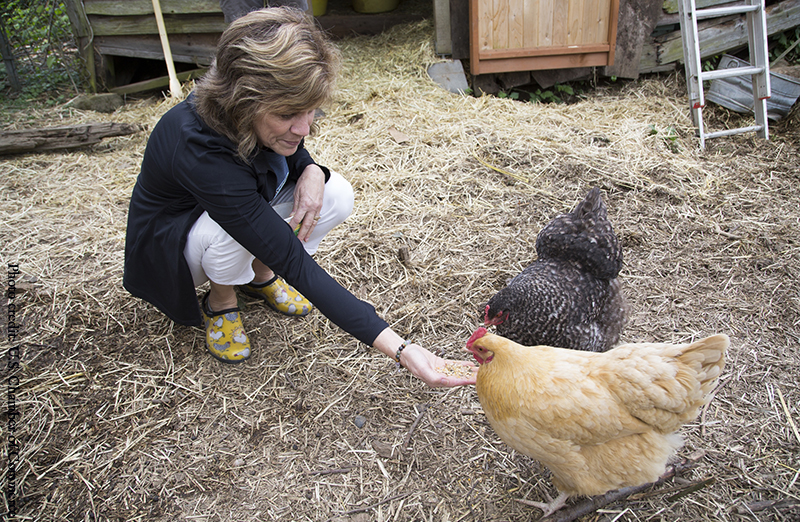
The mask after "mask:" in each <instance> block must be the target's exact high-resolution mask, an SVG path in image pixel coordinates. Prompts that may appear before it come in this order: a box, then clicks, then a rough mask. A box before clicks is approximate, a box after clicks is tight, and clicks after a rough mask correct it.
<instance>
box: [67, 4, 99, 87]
mask: <svg viewBox="0 0 800 522" xmlns="http://www.w3.org/2000/svg"><path fill="white" fill-rule="evenodd" d="M64 7H65V8H66V10H67V16H68V17H69V22H70V25H71V26H72V32H73V34H74V35H75V40H77V42H78V52H80V55H81V59H82V60H83V64H84V67H85V68H86V74H87V75H88V77H89V88H90V90H91V92H97V72H96V71H95V65H94V47H93V46H92V43H93V42H92V40H93V39H94V35H93V34H92V27H91V25H90V24H89V19H88V18H87V17H86V11H85V10H84V9H83V3H82V2H81V0H65V1H64Z"/></svg>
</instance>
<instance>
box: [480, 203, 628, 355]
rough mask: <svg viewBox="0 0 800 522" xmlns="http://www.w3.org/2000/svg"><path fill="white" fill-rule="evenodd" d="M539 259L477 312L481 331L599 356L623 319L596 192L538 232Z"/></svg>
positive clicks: (614, 261)
mask: <svg viewBox="0 0 800 522" xmlns="http://www.w3.org/2000/svg"><path fill="white" fill-rule="evenodd" d="M536 254H537V259H536V261H534V262H533V263H532V264H531V265H529V266H528V267H527V268H525V269H524V270H523V271H522V272H521V273H520V274H518V275H517V276H516V277H514V278H513V279H512V280H511V281H510V282H509V283H508V286H506V287H505V288H503V289H502V290H500V291H499V292H497V294H495V295H494V296H493V297H492V298H491V299H490V300H489V303H488V304H487V305H486V306H485V308H483V309H482V310H481V313H482V314H483V319H484V323H485V325H486V326H490V325H496V326H497V333H498V335H502V336H503V337H506V338H508V339H511V340H512V341H515V342H518V343H520V344H524V345H526V346H535V345H539V344H543V345H548V346H558V347H561V348H571V349H573V350H588V351H592V352H602V351H605V350H608V349H610V348H611V347H612V346H614V345H615V344H617V342H618V341H619V337H620V333H621V332H622V328H623V327H624V326H625V322H626V316H627V307H626V304H625V300H624V298H623V295H622V292H621V290H620V282H619V280H618V279H617V276H618V274H619V271H620V270H621V268H622V248H621V247H620V244H619V241H618V239H617V236H616V235H615V234H614V228H613V227H612V226H611V222H610V221H609V220H608V211H607V210H606V206H605V204H604V203H603V199H602V198H601V197H600V189H598V188H593V189H592V190H591V191H589V193H588V194H587V195H586V198H585V199H584V200H583V201H581V202H580V203H579V204H578V205H577V206H576V207H575V209H574V210H573V211H572V212H570V213H568V214H561V215H559V216H557V217H555V218H554V219H553V220H552V221H551V222H550V223H549V224H548V225H547V226H546V227H544V229H542V231H541V232H539V235H538V236H537V237H536Z"/></svg>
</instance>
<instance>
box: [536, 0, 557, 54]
mask: <svg viewBox="0 0 800 522" xmlns="http://www.w3.org/2000/svg"><path fill="white" fill-rule="evenodd" d="M554 10H555V3H554V0H541V1H540V2H539V34H538V38H537V40H538V46H539V47H549V46H552V45H553V11H554Z"/></svg>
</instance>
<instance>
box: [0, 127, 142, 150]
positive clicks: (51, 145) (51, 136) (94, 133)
mask: <svg viewBox="0 0 800 522" xmlns="http://www.w3.org/2000/svg"><path fill="white" fill-rule="evenodd" d="M143 128H144V127H142V126H141V125H131V124H128V123H87V124H83V125H69V126H64V127H49V128H46V129H27V130H17V131H4V132H0V154H21V153H27V152H43V151H49V150H57V149H73V148H76V147H85V146H87V145H93V144H95V143H99V142H100V140H102V139H103V138H109V137H112V136H125V135H128V134H134V133H136V132H139V131H141V130H142V129H143Z"/></svg>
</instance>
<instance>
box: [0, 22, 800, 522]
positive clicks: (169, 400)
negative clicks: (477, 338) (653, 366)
mask: <svg viewBox="0 0 800 522" xmlns="http://www.w3.org/2000/svg"><path fill="white" fill-rule="evenodd" d="M431 34H432V28H431V25H430V23H427V22H426V23H422V24H414V25H410V26H405V27H400V28H396V29H395V30H392V31H390V32H388V33H386V34H384V35H381V36H379V37H373V38H365V37H359V38H353V39H349V40H345V41H343V42H341V46H342V49H343V52H344V56H345V71H344V77H343V78H342V81H341V84H340V87H341V90H340V93H339V96H338V97H337V99H336V100H335V102H334V103H333V104H332V105H331V106H330V107H326V108H325V111H326V116H325V118H324V119H322V120H321V122H320V123H321V132H320V134H319V136H318V137H317V138H315V139H313V140H310V142H309V147H310V148H311V150H312V152H313V154H314V155H315V157H316V158H318V160H319V161H320V163H323V164H325V165H328V166H330V167H331V168H333V169H334V170H336V171H338V172H340V173H342V174H343V175H345V176H346V177H347V178H348V179H350V181H351V182H352V183H353V185H354V187H355V190H356V194H357V196H356V198H357V199H356V208H355V211H354V213H353V215H352V217H351V218H350V219H349V220H348V221H347V222H346V223H345V224H344V225H343V226H341V227H339V228H338V229H337V230H334V231H333V232H332V234H331V236H330V238H329V239H328V240H326V242H325V243H323V248H321V250H320V252H319V253H318V255H317V260H318V262H319V263H321V264H322V265H323V266H324V267H325V268H326V269H328V270H329V271H330V272H331V274H333V275H334V276H335V277H336V278H337V279H338V280H339V281H340V282H342V284H344V285H345V286H346V287H348V288H350V289H351V290H352V291H353V292H354V293H355V294H356V295H358V296H359V297H361V298H364V299H367V300H369V301H370V302H372V303H373V304H374V305H375V306H376V308H377V309H378V311H379V313H380V314H381V315H382V316H383V317H385V318H386V319H387V320H388V321H389V322H390V323H391V324H392V326H393V327H394V328H395V329H396V330H397V331H398V332H399V333H401V334H402V335H405V336H408V337H411V338H413V339H417V340H419V341H421V342H423V343H424V344H425V345H426V346H428V347H430V348H431V349H433V350H436V351H438V352H441V353H444V354H446V355H447V356H448V357H452V358H466V354H465V353H464V352H463V351H462V348H463V345H464V342H465V340H466V339H467V337H468V336H469V334H470V333H471V332H472V331H473V329H474V328H475V327H476V326H477V325H478V318H479V310H480V309H481V307H482V305H483V304H484V303H485V302H486V300H487V299H488V298H489V297H490V296H491V295H492V294H493V292H495V291H496V290H497V289H499V288H500V287H501V286H502V285H503V284H504V283H505V281H506V280H507V279H508V278H509V277H511V276H513V275H514V274H516V273H517V272H518V271H519V270H521V269H522V268H523V267H524V266H526V265H527V264H528V263H529V262H530V261H531V260H532V259H533V257H534V248H533V245H534V241H535V238H536V234H537V233H538V231H539V230H540V229H541V228H542V226H543V225H544V224H545V223H547V222H548V221H549V220H550V219H551V218H552V217H553V215H554V214H556V213H559V212H563V211H566V210H568V209H570V208H572V206H573V205H574V204H575V203H576V202H577V201H578V200H580V199H581V198H582V197H583V196H584V195H585V193H586V192H587V191H588V189H589V188H590V187H592V186H599V187H601V188H602V189H603V191H604V195H605V198H606V202H607V204H608V207H609V212H610V216H611V219H612V222H613V223H614V225H615V227H616V230H617V232H618V234H619V236H620V237H621V239H622V242H623V245H624V252H625V262H626V264H625V268H624V270H623V273H622V279H623V281H624V288H625V292H626V293H627V296H628V299H629V301H630V303H631V306H632V321H631V323H630V325H629V326H628V328H627V329H626V330H625V332H624V333H623V338H624V340H625V341H651V340H658V341H685V340H689V339H692V338H696V337H699V336H703V335H707V334H711V333H714V332H724V333H727V334H729V335H730V336H731V339H732V347H731V351H730V355H729V363H728V365H727V367H726V370H725V373H724V375H723V378H722V381H721V385H720V388H719V390H718V391H717V392H716V397H715V399H714V400H713V402H712V403H711V404H710V406H709V407H707V408H706V409H705V410H704V411H703V413H702V416H701V418H700V419H698V421H697V422H696V423H694V424H692V425H691V426H687V427H686V428H685V429H684V430H683V432H684V434H685V436H686V446H685V448H684V449H683V450H682V451H681V453H682V455H689V454H696V453H697V452H701V454H702V455H703V457H702V458H701V459H700V461H699V462H698V464H697V466H696V467H694V468H693V470H692V471H691V472H688V473H687V474H686V475H685V478H684V479H676V480H675V481H673V483H672V484H673V485H677V486H680V485H681V484H682V483H681V482H680V480H688V481H690V482H691V483H696V482H698V481H706V480H708V479H715V482H714V483H713V485H710V486H708V487H705V488H704V489H701V490H699V491H696V492H692V493H691V494H689V495H686V496H683V497H682V498H679V499H675V497H677V496H680V495H673V494H674V491H672V492H671V493H662V492H659V490H656V491H653V492H650V493H647V494H643V495H639V496H638V497H635V498H632V499H629V500H628V504H627V505H620V506H612V507H611V508H610V511H608V513H609V516H611V517H614V514H618V515H619V516H618V517H616V518H614V519H615V520H659V519H663V518H664V516H665V515H663V513H665V512H669V517H668V518H670V519H673V520H677V519H681V520H723V521H728V520H750V519H751V518H754V517H755V518H757V519H758V520H763V521H767V520H790V519H794V520H796V519H797V517H798V516H800V508H798V507H797V501H798V498H799V497H800V494H799V493H798V475H799V472H798V470H800V459H798V453H799V452H798V446H799V445H800V440H798V437H797V431H796V424H797V423H798V422H799V421H800V411H799V410H798V401H800V390H798V387H797V375H798V361H799V360H800V359H799V357H800V354H798V344H799V341H800V335H799V333H798V332H799V331H800V329H799V328H798V326H799V323H800V313H799V312H800V282H798V269H799V268H800V246H798V240H797V230H798V225H800V196H798V189H797V187H798V182H799V181H800V174H799V173H800V155H799V154H798V135H797V125H794V126H791V125H787V126H782V125H783V124H779V125H777V126H776V127H775V129H776V130H775V131H774V132H773V139H772V140H771V141H769V142H764V141H762V140H759V139H757V138H755V137H750V136H738V137H732V138H724V139H720V140H718V141H717V140H712V141H710V142H709V144H708V150H707V151H705V152H700V151H698V150H697V140H696V139H695V138H693V129H692V126H691V121H690V117H689V112H688V109H687V108H686V103H685V95H684V94H683V92H682V91H683V81H682V80H681V79H680V77H678V76H675V75H671V76H661V77H657V78H649V79H642V80H640V81H636V82H629V83H626V84H624V85H623V86H621V87H619V88H616V89H613V90H612V89H605V90H602V89H599V90H598V91H597V92H595V93H591V94H588V95H587V96H586V99H585V100H584V101H582V102H580V103H577V104H574V105H569V106H564V105H532V104H523V103H518V102H514V101H511V100H507V99H506V100H504V99H497V98H492V97H482V98H472V97H461V96H455V95H451V94H449V93H446V92H444V91H443V90H442V89H440V88H439V87H437V86H436V85H435V84H434V83H433V82H432V81H431V80H429V79H428V78H427V76H426V74H425V68H426V66H427V65H428V64H429V63H432V62H434V61H436V58H435V56H434V54H433V52H432V50H431V47H432V45H431ZM171 105H172V102H171V101H170V100H143V101H137V102H132V103H129V104H128V105H126V106H125V107H124V108H122V109H120V110H119V111H117V112H116V113H114V114H112V115H103V114H94V113H91V114H90V113H83V112H80V111H77V110H75V109H68V108H63V107H59V108H54V109H49V110H46V111H38V112H35V113H33V112H26V113H25V114H12V115H7V116H6V118H8V120H9V121H8V128H24V127H32V126H47V125H53V124H59V125H65V124H71V123H81V122H86V121H98V120H100V121H102V120H107V121H121V122H131V123H143V124H146V125H148V126H149V127H150V128H152V126H153V125H154V124H155V122H157V121H158V118H159V117H160V116H161V115H162V114H163V113H164V112H165V111H166V110H167V109H168V108H169V107H170V106H171ZM708 113H709V117H710V118H711V119H712V120H714V121H722V120H723V119H724V118H742V116H732V115H729V114H727V113H725V112H724V111H723V110H721V109H710V110H709V111H708ZM792 118H794V120H793V121H795V122H796V121H797V112H796V111H795V112H794V113H793V115H790V120H791V119H792ZM734 124H736V122H734ZM736 126H740V125H736ZM146 139H147V135H146V133H141V134H138V135H134V136H128V137H119V138H114V139H108V140H104V142H103V143H102V144H100V145H97V146H95V147H92V148H91V149H88V150H80V151H75V152H68V153H57V154H37V155H27V156H20V157H15V158H10V159H5V160H3V161H2V169H3V176H2V178H0V183H2V191H1V192H0V197H2V205H0V220H1V221H2V223H3V227H2V230H0V237H2V251H1V253H0V260H2V262H3V263H4V264H7V263H19V266H20V268H21V271H22V273H23V279H21V280H20V281H21V282H20V284H19V291H20V293H18V294H17V297H16V299H15V300H14V304H15V305H16V306H17V307H18V308H17V311H16V313H17V316H16V317H17V320H18V322H20V323H21V325H22V328H21V330H20V332H19V339H20V340H21V341H22V352H21V357H20V361H21V364H22V368H21V371H20V372H19V374H18V375H19V378H20V387H19V389H18V390H17V393H16V397H15V400H16V407H17V408H19V410H20V411H21V412H22V416H21V418H20V419H19V421H18V423H17V425H16V431H15V433H14V435H15V436H16V437H17V439H18V440H19V441H20V447H21V453H20V458H19V465H18V467H17V475H16V480H17V484H18V490H17V498H16V501H17V510H18V512H19V513H20V514H22V515H24V516H26V517H28V518H29V519H33V520H78V519H86V520H89V519H93V520H165V521H166V520H175V519H191V520H220V521H221V520H272V519H276V520H315V521H317V520H342V521H343V520H452V521H455V520H529V519H531V517H532V516H533V517H536V516H538V514H539V512H538V511H536V510H535V509H532V508H530V507H527V506H525V505H524V504H522V503H520V502H517V499H522V500H541V499H543V498H544V497H545V495H547V494H553V493H554V491H553V488H552V485H551V483H550V482H549V479H548V475H547V472H546V470H545V469H544V468H542V467H541V466H540V465H538V464H537V463H536V462H533V461H531V460H530V459H527V458H525V457H522V456H520V455H518V454H516V453H514V452H513V451H510V450H509V449H508V448H507V447H506V446H505V445H503V444H502V443H501V442H500V441H499V439H498V438H497V436H496V435H495V434H494V432H493V431H492V430H491V428H490V427H489V425H488V424H487V422H486V421H485V419H484V418H483V415H482V412H481V411H480V406H479V404H478V402H477V397H476V395H475V391H474V389H472V388H463V389H461V388H460V389H452V390H434V389H430V388H427V387H425V386H424V385H423V384H422V383H420V382H418V381H416V380H414V379H413V378H411V377H410V376H409V375H408V374H407V372H404V371H401V372H397V371H396V370H395V369H394V365H393V364H392V362H391V361H390V360H388V359H387V358H386V357H383V356H381V355H379V354H377V353H376V352H375V351H373V350H371V349H369V348H367V347H365V346H363V345H360V344H359V343H358V342H356V341H355V340H353V339H352V338H351V337H349V336H348V335H346V334H344V333H343V332H341V331H339V330H338V329H337V328H336V327H334V326H332V325H331V324H329V323H328V321H327V320H325V319H324V318H323V317H322V316H321V315H320V314H318V313H315V314H312V315H311V316H309V317H307V318H305V319H302V320H296V319H295V320H293V319H290V318H285V317H282V316H278V315H276V314H274V313H272V312H270V311H269V310H267V309H265V308H263V307H259V306H257V305H253V306H251V307H250V308H249V309H248V311H247V313H246V315H245V321H246V323H247V328H248V329H249V332H250V334H251V338H252V340H253V342H254V356H253V357H252V359H251V360H250V361H249V362H247V363H245V364H243V365H239V366H236V367H229V366H223V365H221V364H219V363H218V362H217V361H215V360H214V359H212V358H211V357H209V356H207V355H206V354H205V353H204V348H203V345H202V337H201V335H200V332H199V330H197V329H194V328H186V327H182V326H176V325H174V324H173V323H171V322H170V321H169V320H167V319H166V318H164V317H163V316H162V315H161V314H160V313H159V312H157V311H156V310H154V309H153V308H152V307H150V306H149V305H146V304H144V303H142V302H140V301H138V300H136V299H134V298H132V297H131V296H130V295H128V294H127V293H126V292H125V291H124V290H123V289H122V288H121V272H122V263H123V245H124V235H125V221H126V212H127V203H128V199H129V196H130V191H131V188H132V186H133V184H134V182H135V178H136V175H137V172H138V168H139V164H140V162H141V158H142V153H143V151H144V146H145V143H146ZM401 249H402V250H403V252H407V260H406V262H401V260H400V259H399V257H398V252H399V251H400V250H401ZM5 337H6V336H4V339H5ZM8 347H9V346H8V343H6V344H5V345H4V346H3V349H4V350H7V349H8ZM6 420H7V419H4V421H3V422H2V423H0V429H2V430H4V431H3V440H4V441H5V440H6V437H7V435H8V433H7V430H8V426H9V425H8V423H7V422H6ZM359 425H361V427H359ZM4 473H5V470H4ZM3 479H4V484H5V483H6V482H5V481H6V480H7V479H8V476H7V475H4V477H3ZM704 484H705V483H704ZM669 499H673V500H669ZM753 513H755V514H753ZM589 519H591V520H595V519H597V518H594V517H589Z"/></svg>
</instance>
